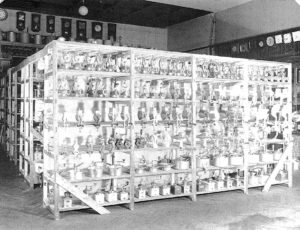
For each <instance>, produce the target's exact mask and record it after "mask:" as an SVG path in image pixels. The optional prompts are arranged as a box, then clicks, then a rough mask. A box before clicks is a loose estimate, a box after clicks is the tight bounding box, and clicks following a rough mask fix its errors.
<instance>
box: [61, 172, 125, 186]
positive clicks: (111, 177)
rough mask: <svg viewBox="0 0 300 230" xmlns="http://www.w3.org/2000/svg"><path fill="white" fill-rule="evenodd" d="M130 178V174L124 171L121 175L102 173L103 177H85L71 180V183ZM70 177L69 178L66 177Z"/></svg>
mask: <svg viewBox="0 0 300 230" xmlns="http://www.w3.org/2000/svg"><path fill="white" fill-rule="evenodd" d="M128 178H130V174H128V173H122V175H120V176H110V175H102V176H101V177H94V178H88V177H87V178H83V179H81V180H70V179H69V181H70V182H71V183H76V184H77V183H86V182H93V181H101V180H111V179H128ZM66 179H68V178H66Z"/></svg>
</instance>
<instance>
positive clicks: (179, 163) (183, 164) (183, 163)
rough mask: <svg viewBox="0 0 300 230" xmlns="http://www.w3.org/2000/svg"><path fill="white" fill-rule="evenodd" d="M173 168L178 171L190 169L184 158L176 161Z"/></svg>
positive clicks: (187, 161)
mask: <svg viewBox="0 0 300 230" xmlns="http://www.w3.org/2000/svg"><path fill="white" fill-rule="evenodd" d="M175 168H176V169H180V170H185V169H189V168H190V161H189V160H188V159H184V158H178V159H176V163H175Z"/></svg>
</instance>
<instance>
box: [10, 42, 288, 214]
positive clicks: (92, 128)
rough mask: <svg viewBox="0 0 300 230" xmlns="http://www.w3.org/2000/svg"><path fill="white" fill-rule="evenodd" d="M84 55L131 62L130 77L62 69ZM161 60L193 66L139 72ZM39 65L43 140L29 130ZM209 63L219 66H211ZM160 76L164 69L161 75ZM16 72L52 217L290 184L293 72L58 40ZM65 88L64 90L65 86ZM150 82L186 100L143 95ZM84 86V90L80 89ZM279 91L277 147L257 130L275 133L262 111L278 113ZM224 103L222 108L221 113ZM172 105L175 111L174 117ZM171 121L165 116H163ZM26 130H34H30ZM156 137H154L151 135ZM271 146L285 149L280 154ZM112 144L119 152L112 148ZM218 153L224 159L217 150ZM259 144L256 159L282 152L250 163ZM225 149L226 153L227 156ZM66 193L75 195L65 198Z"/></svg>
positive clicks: (266, 65) (267, 64) (29, 138)
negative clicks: (39, 151) (93, 90)
mask: <svg viewBox="0 0 300 230" xmlns="http://www.w3.org/2000/svg"><path fill="white" fill-rule="evenodd" d="M83 53H84V55H88V56H89V57H93V58H95V57H96V56H97V57H98V58H99V56H100V57H102V58H108V57H110V55H120V56H121V57H126V58H127V64H124V66H122V67H124V69H125V70H124V69H123V71H117V70H115V69H114V67H113V66H108V64H107V66H106V67H105V68H107V71H103V69H101V70H100V71H95V70H92V71H89V70H82V69H83V68H85V67H81V69H80V70H74V69H71V68H70V66H69V63H67V62H65V63H64V61H62V60H73V59H72V58H71V59H69V58H65V57H68V55H74V54H75V56H76V55H79V56H80V55H83ZM126 58H125V59H126ZM156 58H159V59H161V60H165V61H166V60H167V61H172V60H177V61H179V62H180V61H182V62H183V63H185V64H187V65H188V67H186V66H181V68H182V69H185V72H180V69H181V68H177V71H178V72H177V73H175V74H174V73H172V74H169V73H170V72H169V73H167V72H166V73H159V74H158V73H157V72H156V73H153V72H151V71H149V70H147V71H148V72H144V73H141V72H143V71H141V69H140V68H141V66H144V67H145V66H146V67H147V65H146V64H145V63H144V64H143V65H140V64H139V60H140V59H143V60H151V59H156ZM100 59H101V58H100ZM101 60H102V59H101ZM100 62H101V61H100ZM107 63H108V62H107ZM116 63H118V62H117V61H116V62H114V64H115V65H117V64H116ZM34 64H36V68H37V69H39V70H40V76H39V77H38V79H39V80H40V82H43V83H44V99H43V101H44V111H43V134H41V133H39V134H37V133H36V132H35V131H34V130H33V129H32V128H33V127H32V120H33V115H32V101H34V100H33V97H32V94H31V93H32V92H33V88H32V87H33V86H32V84H33V81H34V76H35V74H34V73H35V72H34V71H33V69H35V67H33V65H34ZM75 64H76V63H75ZM81 64H82V63H81ZM208 64H209V65H210V66H208ZM212 65H213V66H215V67H213V68H212ZM218 65H219V66H223V68H224V69H223V70H224V71H225V72H226V69H227V72H226V73H227V75H222V76H219V75H217V74H215V72H214V71H216V69H217V66H218ZM110 68H112V69H110ZM126 68H127V69H126ZM262 68H264V69H266V68H269V69H270V71H271V70H272V71H273V70H274V69H276V71H279V70H280V71H282V74H283V75H282V76H283V77H282V78H280V80H279V79H278V81H277V82H275V81H273V78H272V77H271V78H270V79H271V80H270V81H268V80H267V77H268V76H264V77H266V78H256V77H257V76H261V73H259V71H258V72H256V74H253V69H255V70H259V69H262ZM161 69H162V70H164V68H163V67H161ZM228 69H229V70H230V71H228ZM18 71H20V72H21V81H22V82H26V83H25V85H26V84H27V83H28V92H27V93H26V90H25V95H24V97H22V98H24V100H25V102H28V105H27V107H28V108H26V104H25V103H24V106H23V108H24V110H23V112H21V114H23V116H24V117H23V119H24V121H23V122H24V131H23V129H22V128H21V136H22V137H23V142H25V143H26V142H28V143H31V145H32V142H31V141H32V140H33V139H34V138H36V139H38V140H40V141H41V142H43V147H44V149H43V151H44V154H43V162H44V167H43V176H44V183H43V194H44V195H43V205H44V207H45V208H48V209H49V210H50V211H51V212H52V213H53V214H54V216H55V218H56V219H59V218H60V213H61V212H64V211H70V210H78V209H85V208H92V209H94V210H95V211H96V212H98V213H99V214H107V213H109V211H108V210H107V209H106V208H105V207H106V206H110V205H120V204H127V205H129V208H130V209H131V210H132V209H134V204H135V203H136V202H142V201H149V200H157V199H166V198H175V197H182V196H185V197H190V198H191V199H192V200H193V201H195V200H196V198H197V195H198V194H207V193H214V192H223V191H231V190H243V191H244V193H246V194H247V193H248V192H249V191H248V190H249V188H252V187H263V191H268V190H269V188H270V186H271V185H273V184H287V185H288V186H292V167H291V166H292V163H291V162H292V159H291V157H292V155H291V147H292V138H291V133H292V123H291V118H290V117H289V116H285V115H286V114H288V113H290V112H291V110H292V107H291V106H292V99H291V65H290V64H286V63H276V62H265V61H253V60H245V59H234V58H223V57H214V56H206V55H194V54H187V53H176V52H166V51H157V50H145V49H136V48H128V47H113V46H104V45H95V44H82V43H74V42H59V41H53V42H51V43H50V44H48V45H47V46H46V47H45V48H44V49H43V50H41V51H39V52H38V53H36V54H35V55H33V56H31V57H29V58H28V59H26V60H25V61H24V62H22V63H21V64H20V65H19V66H17V67H16V68H14V69H13V70H12V72H13V76H14V73H16V72H18ZM156 71H157V70H156ZM166 71H169V70H166ZM272 71H271V72H272ZM154 72H155V71H154ZM219 72H220V71H219ZM271 72H270V73H271ZM272 73H273V72H272ZM276 73H277V72H276ZM255 76H256V77H255ZM278 76H279V75H278ZM26 79H28V80H26ZM32 79H33V80H32ZM78 79H79V80H78ZM90 79H94V80H95V81H103V82H104V85H105V87H106V90H111V91H112V93H111V94H110V96H104V97H103V96H102V97H100V96H95V95H94V96H91V95H88V96H87V95H86V94H87V93H86V92H88V90H89V89H86V87H87V84H88V82H89V81H90ZM82 80H83V82H84V83H82ZM63 81H65V83H66V82H68V84H67V85H68V86H66V84H65V85H64V83H63ZM279 81H281V82H279ZM145 82H156V83H157V82H159V83H162V85H161V87H162V88H163V86H164V84H165V85H172V87H174V88H176V87H178V85H179V86H180V87H179V89H180V90H181V91H180V95H181V96H183V98H177V99H174V98H173V96H172V97H167V96H166V95H165V94H164V93H167V94H168V93H169V92H168V91H163V90H162V88H160V95H164V96H160V97H155V98H154V97H152V98H149V95H148V92H146V96H145V95H144V94H142V93H141V91H140V90H139V89H141V86H140V85H143V84H144V83H145ZM75 83H76V84H77V85H76V84H75ZM112 83H113V84H114V86H116V85H117V84H116V83H119V84H121V85H122V84H123V83H124V84H125V85H122V88H121V89H123V90H124V89H125V88H126V89H127V91H126V92H125V94H122V95H123V96H124V95H126V96H124V97H121V96H119V94H116V92H118V90H121V89H120V88H114V87H107V86H108V85H109V84H112ZM80 84H81V86H82V85H84V87H83V89H82V88H80V87H81V86H80ZM176 84H177V85H176ZM62 85H64V87H67V88H62ZM70 85H76V86H77V88H75V87H73V88H68V87H70ZM175 85H176V86H175ZM80 89H81V90H80ZM176 89H177V88H176ZM97 90H98V88H97ZM99 90H100V89H99ZM116 90H117V91H116ZM146 90H147V87H146ZM169 90H170V88H169ZM264 90H269V91H267V92H268V93H269V94H268V95H265V94H263V92H264ZM276 90H277V91H278V92H277V91H276ZM100 91H101V90H100ZM97 92H98V91H97ZM101 92H102V91H101ZM103 92H104V91H103ZM105 92H106V91H105ZM183 92H184V93H183ZM257 92H259V93H260V94H258V93H257ZM272 92H273V94H272ZM275 92H276V93H278V94H280V95H279V101H278V104H279V105H280V106H279V107H280V108H282V107H284V109H285V110H284V111H283V110H282V109H279V110H276V113H278V114H279V115H280V116H282V117H284V120H280V121H279V120H278V118H277V117H276V119H275V120H276V122H279V123H280V125H279V126H276V127H280V128H281V131H282V132H283V133H284V135H283V139H281V140H279V139H275V138H272V137H270V136H267V134H270V133H272V132H271V131H270V132H269V133H266V132H264V130H261V128H262V127H267V123H266V122H269V123H270V124H269V123H268V124H269V125H270V126H273V125H274V124H273V123H274V122H275V121H270V120H269V119H267V118H266V113H267V112H266V108H267V107H268V108H269V109H272V106H274V105H275V104H276V103H277V99H278V98H276V103H275V102H274V100H273V99H274V93H275ZM106 93H107V92H106ZM118 93H119V92H118ZM123 93H124V92H123ZM74 94H77V95H74ZM116 95H117V96H116ZM120 95H121V94H120ZM156 96H157V95H156ZM277 96H278V95H277ZM277 96H276V97H277ZM254 98H256V99H254ZM221 104H222V105H223V108H222V107H220V105H221ZM217 105H218V106H219V107H216V106H217ZM225 105H226V108H225ZM259 105H263V106H265V108H261V107H259ZM155 106H158V107H159V108H158V110H157V111H158V113H159V114H160V115H159V116H158V115H157V114H156V115H157V116H158V119H157V120H156V118H154V119H151V118H150V117H149V114H150V112H149V110H150V109H152V108H154V107H155ZM167 106H170V110H171V111H173V110H174V112H173V113H171V112H170V110H168V109H167ZM256 106H257V108H260V109H261V110H259V112H261V113H262V114H259V115H261V117H259V116H258V117H257V118H255V116H253V114H254V112H253V111H255V108H256ZM118 110H119V112H116V111H118ZM120 111H122V112H120ZM145 111H147V112H145ZM162 111H164V112H162ZM152 112H153V111H152ZM163 113H164V114H163ZM99 114H100V115H99ZM166 114H167V118H165V117H164V118H163V115H166ZM181 114H183V115H182V117H180V116H181ZM152 115H153V114H152ZM279 115H278V116H279ZM97 116H98V117H97ZM178 116H179V117H178ZM253 117H254V118H253ZM25 122H27V123H25ZM272 122H273V123H272ZM254 124H255V125H254ZM276 125H277V123H276ZM26 126H29V128H27V131H26V132H25V130H26ZM220 126H222V127H221V128H220ZM253 128H257V130H258V131H259V132H260V133H261V135H262V136H261V137H260V136H257V137H255V136H254V137H253V134H254V133H255V132H254V131H253ZM141 131H143V132H141ZM156 133H158V134H157V136H154V134H155V135H156ZM221 133H222V134H221ZM146 134H150V136H151V135H152V137H151V138H154V137H155V138H158V137H159V138H160V140H162V141H161V142H160V144H159V145H158V146H152V147H149V146H148V144H149V143H156V141H152V142H151V141H149V140H150V139H151V138H150V139H147V141H146V142H147V143H144V145H143V144H141V142H142V143H143V140H142V139H138V138H141V137H144V136H146ZM182 134H184V135H182ZM118 135H119V136H120V135H121V136H123V137H125V138H123V140H125V139H127V143H129V145H128V146H127V148H126V149H124V148H122V147H121V149H118V148H117V146H116V145H114V144H113V145H109V143H110V142H109V141H110V138H111V137H114V138H119V136H118ZM99 136H101V138H103V141H104V142H105V149H102V147H103V145H102V143H101V140H102V139H101V138H100V137H99ZM21 139H22V138H21ZM91 140H92V141H91ZM99 140H100V142H99ZM137 140H139V142H137ZM114 143H115V142H114ZM226 143H227V144H226ZM145 144H146V145H145ZM275 144H277V145H280V146H281V148H282V149H281V150H278V151H277V152H276V151H275V150H274V145H275ZM20 146H23V144H20ZM111 146H113V148H112V149H108V147H111ZM122 146H123V145H122ZM213 146H215V147H213ZM222 146H223V147H224V148H225V149H224V151H225V152H224V151H223V152H222V151H221V150H222V149H223V147H222ZM226 146H227V147H226ZM238 146H240V149H238ZM253 146H254V147H255V146H256V147H257V146H258V147H259V148H260V149H258V150H257V151H260V157H262V156H265V155H266V154H267V153H270V154H273V155H274V156H275V152H276V153H277V158H276V160H274V159H273V155H272V157H271V158H262V159H261V160H257V161H254V163H253V159H252V158H253V155H255V154H257V153H256V152H255V151H254V150H255V148H254V147H253ZM272 146H273V147H272ZM26 148H27V147H26ZM26 148H25V149H26ZM226 148H227V149H226ZM270 148H273V149H271V150H270ZM27 149H28V150H27V154H28V155H30V156H32V155H34V154H33V153H32V151H33V150H32V147H29V148H27ZM229 149H230V154H229V153H227V151H229ZM21 150H22V151H23V149H21ZM22 151H21V152H22ZM87 152H88V153H87ZM237 153H239V154H237ZM228 154H229V155H230V156H228ZM278 154H279V156H278ZM21 155H22V153H20V156H21ZM186 156H188V159H189V162H190V163H189V167H188V168H180V166H178V165H177V163H178V162H180V161H181V160H178V159H182V157H186ZM208 156H210V158H211V159H210V160H209V162H210V164H209V165H205V166H203V165H202V166H199V165H198V163H199V162H201V160H202V159H207V157H208ZM221 157H223V160H222V159H221ZM233 157H241V158H240V159H242V161H239V162H240V164H238V165H233V164H229V163H228V164H224V159H225V162H226V161H227V162H228V161H229V158H230V159H231V160H232V161H233ZM80 159H81V160H80ZM226 159H227V160H226ZM266 159H267V160H266ZM28 160H29V164H30V165H31V164H32V162H34V159H33V158H30V159H28ZM156 161H158V162H159V163H158V164H157V166H158V169H157V170H155V171H152V172H150V171H149V170H147V169H146V170H145V171H142V172H140V171H139V169H141V168H142V169H143V167H142V166H143V164H144V163H145V162H147V167H150V168H151V165H152V168H155V167H153V165H155V166H156V163H154V162H156ZM87 162H89V163H87ZM149 162H150V163H151V164H150V166H149ZM180 163H182V162H180ZM178 164H179V163H178ZM95 165H96V166H95ZM110 165H111V166H110ZM166 165H169V166H171V167H170V168H169V170H168V169H166V168H164V167H165V166H166ZM117 166H118V167H119V168H121V170H122V172H121V173H120V174H117V175H114V174H113V173H110V172H111V171H109V169H110V168H112V171H113V170H117V168H118V167H117ZM93 167H96V168H97V169H98V170H101V168H102V169H103V171H101V172H100V173H99V175H100V176H97V175H95V174H93V173H95V168H93ZM267 167H268V171H267ZM164 169H165V170H164ZM31 170H32V169H31ZM97 173H98V172H97ZM87 175H89V176H87ZM278 175H280V176H278ZM285 175H286V176H285ZM163 185H166V186H167V187H168V186H170V187H173V188H174V190H175V191H177V190H176V187H178V186H182V188H188V189H187V190H185V189H184V190H182V191H181V192H179V193H176V192H171V193H170V194H169V193H167V194H164V195H162V194H157V195H155V196H154V195H153V194H152V195H151V192H149V191H153V190H152V189H154V188H156V186H157V187H160V189H161V188H162V187H161V186H163ZM211 185H213V186H211ZM219 185H220V186H219ZM222 185H223V186H222ZM143 189H145V190H146V191H148V193H147V195H146V196H142V197H140V196H138V195H137V194H138V193H139V192H140V191H143ZM100 190H101V191H100ZM67 192H69V193H70V194H71V195H72V196H74V197H73V198H71V197H69V195H68V193H67ZM102 192H104V193H105V196H106V195H107V197H110V195H111V194H112V193H118V195H120V194H121V193H122V192H123V195H124V194H127V195H128V197H126V198H124V199H120V198H118V199H117V200H113V201H109V199H106V200H105V201H104V202H98V201H96V200H97V199H96V198H95V196H96V195H99V194H100V195H101V193H102ZM75 197H76V198H75Z"/></svg>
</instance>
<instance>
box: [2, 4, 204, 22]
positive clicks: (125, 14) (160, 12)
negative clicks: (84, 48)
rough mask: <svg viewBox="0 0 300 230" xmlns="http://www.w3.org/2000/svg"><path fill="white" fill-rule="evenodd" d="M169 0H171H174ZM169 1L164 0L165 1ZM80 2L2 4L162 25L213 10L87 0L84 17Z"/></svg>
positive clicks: (51, 12) (70, 14)
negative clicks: (79, 9) (86, 11)
mask: <svg viewBox="0 0 300 230" xmlns="http://www.w3.org/2000/svg"><path fill="white" fill-rule="evenodd" d="M168 1H170V3H171V0H168ZM168 1H167V0H165V2H166V3H167V2H168ZM208 1H209V0H208ZM79 2H80V1H79V0H6V1H4V2H3V3H2V4H1V5H0V6H1V7H4V8H9V9H17V10H23V11H31V12H39V13H44V14H53V15H59V16H65V17H66V16H67V17H76V18H85V19H90V20H97V21H105V22H115V23H125V24H133V25H141V26H150V27H160V28H165V27H167V26H170V25H173V24H177V23H180V22H183V21H187V20H190V19H193V18H197V17H201V16H204V15H206V14H208V13H210V12H209V11H205V10H201V9H199V7H198V8H197V9H192V8H187V7H184V6H177V5H169V4H163V3H159V2H164V1H157V2H153V1H146V0H85V2H86V4H87V7H88V9H89V13H88V15H86V16H85V17H80V15H79V14H78V7H79ZM174 2H175V1H174ZM182 2H183V1H182ZM184 2H189V1H184ZM190 2H194V3H195V2H199V1H196V0H194V1H190ZM177 3H179V1H177ZM191 6H192V5H191Z"/></svg>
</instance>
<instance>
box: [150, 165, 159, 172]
mask: <svg viewBox="0 0 300 230" xmlns="http://www.w3.org/2000/svg"><path fill="white" fill-rule="evenodd" d="M157 171H158V167H157V166H151V167H149V172H152V173H156V172H157Z"/></svg>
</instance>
